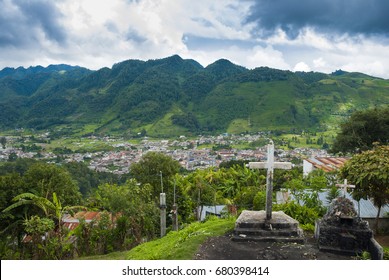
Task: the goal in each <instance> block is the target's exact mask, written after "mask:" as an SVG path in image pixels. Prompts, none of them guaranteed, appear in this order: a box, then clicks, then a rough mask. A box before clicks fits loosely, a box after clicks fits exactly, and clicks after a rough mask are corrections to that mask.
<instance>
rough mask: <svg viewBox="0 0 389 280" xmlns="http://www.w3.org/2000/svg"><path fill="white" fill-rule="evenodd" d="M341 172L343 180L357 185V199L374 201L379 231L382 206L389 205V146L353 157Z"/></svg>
mask: <svg viewBox="0 0 389 280" xmlns="http://www.w3.org/2000/svg"><path fill="white" fill-rule="evenodd" d="M340 172H341V175H342V177H343V178H345V179H347V180H348V181H349V182H352V183H354V184H355V185H356V188H355V189H354V191H353V193H352V194H353V197H354V198H355V199H357V200H359V199H361V198H364V199H367V198H370V199H373V202H374V205H375V206H376V207H377V208H378V211H377V217H376V230H377V229H378V221H379V215H380V211H381V206H382V205H384V204H386V203H389V146H376V147H374V149H373V150H369V151H365V152H362V153H361V154H358V155H355V156H353V157H352V158H351V159H350V160H349V161H348V162H346V163H345V165H344V166H343V167H342V168H341V170H340Z"/></svg>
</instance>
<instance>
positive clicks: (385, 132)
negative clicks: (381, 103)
mask: <svg viewBox="0 0 389 280" xmlns="http://www.w3.org/2000/svg"><path fill="white" fill-rule="evenodd" d="M376 142H378V143H380V144H381V145H387V144H388V143H389V107H388V106H386V107H383V108H374V109H370V110H365V111H358V112H355V113H354V114H353V115H351V117H350V119H348V120H347V121H346V122H344V123H343V124H342V125H341V132H340V133H338V135H337V137H336V139H335V142H334V145H333V147H332V151H333V152H343V153H346V152H359V151H366V150H369V149H371V148H372V147H373V145H374V143H376Z"/></svg>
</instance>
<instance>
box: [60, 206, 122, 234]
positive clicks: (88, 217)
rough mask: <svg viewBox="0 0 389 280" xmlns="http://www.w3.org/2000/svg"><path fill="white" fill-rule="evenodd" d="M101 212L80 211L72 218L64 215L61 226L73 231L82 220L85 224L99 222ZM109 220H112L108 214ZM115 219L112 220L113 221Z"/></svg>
mask: <svg viewBox="0 0 389 280" xmlns="http://www.w3.org/2000/svg"><path fill="white" fill-rule="evenodd" d="M102 214H103V212H96V211H81V212H77V213H76V214H74V215H73V216H72V215H70V214H66V215H64V216H63V217H62V226H63V227H65V228H67V229H69V230H73V229H75V228H76V227H78V225H79V224H80V221H81V220H84V221H85V222H86V223H87V224H89V223H91V222H92V221H99V220H100V219H101V215H102ZM108 215H109V218H110V219H111V218H112V215H111V214H110V213H108ZM115 219H116V218H114V220H115Z"/></svg>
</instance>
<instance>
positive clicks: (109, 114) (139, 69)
mask: <svg viewBox="0 0 389 280" xmlns="http://www.w3.org/2000/svg"><path fill="white" fill-rule="evenodd" d="M387 104H389V80H384V79H380V78H375V77H371V76H368V75H365V74H362V73H348V72H344V71H341V70H339V71H336V72H334V73H332V74H323V73H314V72H309V73H305V72H296V73H294V72H290V71H282V70H277V69H271V68H267V67H259V68H255V69H253V70H249V69H246V68H244V67H242V66H239V65H235V64H233V63H231V62H230V61H228V60H225V59H221V60H218V61H216V62H214V63H213V64H211V65H209V66H207V67H205V68H204V67H203V66H201V65H200V64H199V63H198V62H196V61H194V60H190V59H182V58H181V57H179V56H178V55H174V56H172V57H167V58H164V59H156V60H149V61H141V60H127V61H123V62H120V63H117V64H115V65H113V67H112V68H111V69H110V68H102V69H100V70H98V71H91V70H88V69H85V68H81V67H72V66H68V65H51V66H49V67H46V68H44V67H40V66H37V67H30V68H28V69H25V68H17V69H13V68H5V69H3V70H1V71H0V119H1V123H0V129H1V130H9V129H14V128H16V127H24V128H31V129H36V130H46V129H50V130H51V131H53V133H62V134H77V135H86V134H107V133H111V134H112V133H114V134H126V135H137V134H138V133H140V132H143V133H144V132H146V133H147V134H148V135H150V136H160V137H162V136H174V135H180V134H199V133H220V132H226V131H227V132H231V133H239V132H245V131H248V132H255V131H264V130H284V131H288V132H289V131H290V132H292V131H295V132H297V131H301V130H313V131H325V130H329V129H334V128H335V127H337V125H338V123H339V122H340V121H341V120H342V119H344V118H345V117H347V116H349V115H350V114H351V113H352V112H354V111H356V110H361V109H366V108H369V107H373V106H382V105H384V106H387Z"/></svg>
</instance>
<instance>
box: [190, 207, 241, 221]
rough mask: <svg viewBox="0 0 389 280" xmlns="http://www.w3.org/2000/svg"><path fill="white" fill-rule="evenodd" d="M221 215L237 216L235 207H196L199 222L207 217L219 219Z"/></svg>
mask: <svg viewBox="0 0 389 280" xmlns="http://www.w3.org/2000/svg"><path fill="white" fill-rule="evenodd" d="M200 211H201V213H200ZM222 213H229V214H231V215H237V209H236V206H235V205H214V206H202V207H198V209H197V214H198V217H200V221H204V220H205V219H206V218H207V217H208V216H217V217H221V215H222Z"/></svg>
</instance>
